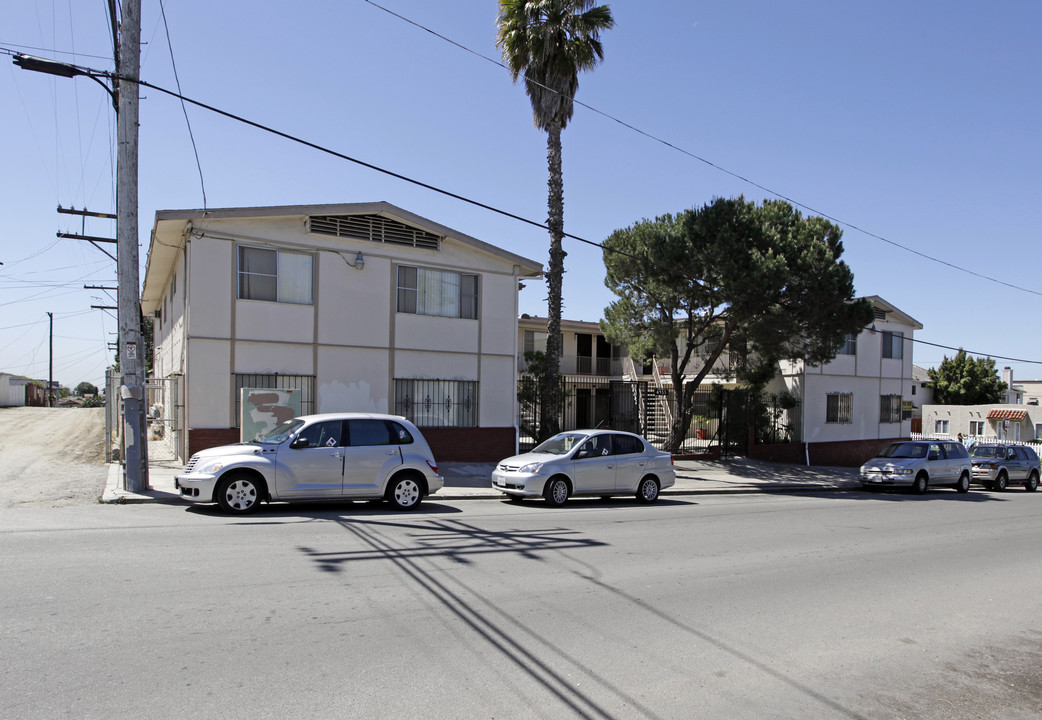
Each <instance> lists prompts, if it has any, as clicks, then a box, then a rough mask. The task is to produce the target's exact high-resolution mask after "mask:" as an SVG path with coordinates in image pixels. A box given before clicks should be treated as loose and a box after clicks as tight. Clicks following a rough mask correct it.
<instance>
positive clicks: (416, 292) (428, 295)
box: [396, 265, 481, 320]
mask: <svg viewBox="0 0 1042 720" xmlns="http://www.w3.org/2000/svg"><path fill="white" fill-rule="evenodd" d="M396 275H397V281H396V286H397V287H396V289H397V303H396V307H397V311H398V312H400V313H408V314H410V315H433V316H435V317H451V318H462V319H465V320H476V319H477V318H478V298H479V296H480V294H481V291H480V288H479V282H478V275H476V274H474V273H461V272H456V271H453V270H437V269H434V268H425V267H420V266H417V265H399V266H398V272H397V273H396Z"/></svg>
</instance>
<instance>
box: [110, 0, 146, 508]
mask: <svg viewBox="0 0 1042 720" xmlns="http://www.w3.org/2000/svg"><path fill="white" fill-rule="evenodd" d="M140 72H141V0H123V4H122V13H121V18H120V23H119V57H118V58H116V75H118V76H119V77H120V78H124V79H123V80H120V81H118V82H119V85H118V87H119V97H118V105H117V110H116V113H117V120H116V139H117V143H118V146H119V147H118V151H117V154H116V216H117V218H116V265H117V272H118V276H119V294H118V296H117V298H118V302H117V304H118V306H119V312H118V315H119V371H120V396H121V398H122V402H123V440H124V445H125V448H126V449H125V451H124V457H123V471H124V475H123V486H124V488H125V489H126V490H127V491H129V492H141V491H143V490H146V489H147V488H148V448H147V446H146V444H145V443H146V438H145V378H144V367H145V359H144V357H142V356H143V354H144V346H143V343H142V342H141V301H140V298H139V282H138V213H137V209H138V208H137V199H138V197H137V156H138V91H139V87H138V83H137V80H138V78H139V77H140Z"/></svg>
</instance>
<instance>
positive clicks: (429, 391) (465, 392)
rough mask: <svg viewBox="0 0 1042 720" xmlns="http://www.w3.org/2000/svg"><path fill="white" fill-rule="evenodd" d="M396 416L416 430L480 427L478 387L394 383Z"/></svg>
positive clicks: (467, 383)
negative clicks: (413, 424) (408, 422)
mask: <svg viewBox="0 0 1042 720" xmlns="http://www.w3.org/2000/svg"><path fill="white" fill-rule="evenodd" d="M394 412H395V414H396V415H401V416H402V417H405V418H408V419H409V420H411V421H412V422H413V423H415V424H416V425H417V427H477V425H478V383H477V381H476V380H428V379H416V380H414V379H395V381H394Z"/></svg>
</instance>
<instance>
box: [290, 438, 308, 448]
mask: <svg viewBox="0 0 1042 720" xmlns="http://www.w3.org/2000/svg"><path fill="white" fill-rule="evenodd" d="M289 446H290V447H291V448H293V449H294V450H300V449H302V448H306V447H310V446H311V443H310V442H308V439H307V438H306V437H298V438H297V439H295V440H294V441H293V442H291V443H290V444H289Z"/></svg>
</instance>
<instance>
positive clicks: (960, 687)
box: [0, 492, 1042, 720]
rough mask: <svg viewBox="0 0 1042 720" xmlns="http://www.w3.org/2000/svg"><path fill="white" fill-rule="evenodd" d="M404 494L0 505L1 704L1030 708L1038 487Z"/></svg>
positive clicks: (604, 713) (249, 713)
mask: <svg viewBox="0 0 1042 720" xmlns="http://www.w3.org/2000/svg"><path fill="white" fill-rule="evenodd" d="M424 508H425V509H424V510H422V511H420V512H417V513H412V514H403V513H396V512H393V511H390V510H389V509H387V508H386V506H384V505H375V506H374V505H371V504H365V503H353V504H352V503H348V504H344V505H335V506H329V505H315V506H310V505H300V506H278V505H276V506H273V507H268V506H266V507H264V508H262V510H261V512H260V513H259V514H258V515H255V516H252V517H249V518H229V517H225V516H222V515H219V514H217V512H216V511H215V510H214V509H213V508H209V507H192V508H188V507H185V506H182V505H131V506H101V505H86V506H81V507H63V508H48V509H44V508H32V507H16V508H0V558H3V560H2V565H0V567H2V569H3V572H2V575H3V582H2V583H0V618H2V620H0V639H2V642H0V667H3V668H4V672H3V673H0V717H3V718H54V717H83V718H117V717H118V718H128V717H149V718H168V717H169V718H189V717H191V718H198V717H206V718H246V717H249V718H267V717H271V718H276V717H278V718H285V717H294V718H297V717H316V718H326V717H329V718H332V717H337V718H344V717H358V718H377V717H394V718H403V717H416V716H419V715H421V714H422V715H423V716H424V717H437V718H573V717H588V718H692V717H698V718H728V719H736V720H737V719H742V718H750V719H751V718H757V719H761V718H801V719H803V718H851V719H853V718H873V719H874V718H926V719H930V718H946V719H951V718H955V719H959V718H1004V719H1005V718H1013V719H1016V718H1037V717H1040V716H1042V685H1040V680H1039V668H1040V667H1042V664H1040V657H1042V621H1040V620H1039V615H1038V611H1037V606H1038V600H1039V597H1040V591H1042V572H1040V570H1042V567H1040V563H1039V560H1038V557H1039V550H1038V549H1039V547H1040V541H1042V523H1040V522H1039V519H1040V514H1042V512H1040V511H1042V494H1039V493H1036V494H1029V493H1023V492H1021V493H1005V494H1002V495H998V494H993V493H976V492H975V493H970V494H968V495H959V494H956V493H940V492H938V493H931V494H929V495H927V496H925V497H915V496H910V495H877V494H863V493H830V494H827V495H822V496H819V497H815V496H806V497H799V496H794V495H786V496H771V495H741V496H701V497H698V498H673V499H663V500H662V501H660V503H658V504H657V505H654V506H651V507H644V506H640V505H637V504H636V503H634V502H631V501H625V502H623V501H619V502H607V503H606V502H602V501H599V500H592V501H581V500H580V501H574V502H573V503H572V504H571V505H570V506H569V507H567V508H565V509H561V510H554V509H550V508H547V507H546V506H545V505H544V504H542V503H531V504H524V505H520V506H516V505H510V504H507V503H505V502H501V501H492V500H468V501H459V502H444V501H443V502H438V501H431V502H429V503H425V506H424Z"/></svg>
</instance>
